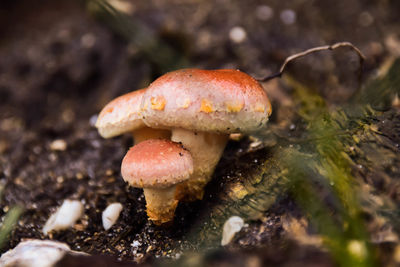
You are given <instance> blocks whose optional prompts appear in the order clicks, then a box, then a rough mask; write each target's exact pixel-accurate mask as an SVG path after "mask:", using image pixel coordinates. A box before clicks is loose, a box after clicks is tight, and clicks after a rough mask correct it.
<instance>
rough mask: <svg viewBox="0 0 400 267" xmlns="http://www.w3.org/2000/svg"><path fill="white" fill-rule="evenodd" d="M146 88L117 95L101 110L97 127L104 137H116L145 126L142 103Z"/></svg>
mask: <svg viewBox="0 0 400 267" xmlns="http://www.w3.org/2000/svg"><path fill="white" fill-rule="evenodd" d="M145 90H146V89H140V90H136V91H133V92H130V93H127V94H125V95H122V96H120V97H117V98H115V99H114V100H112V101H111V102H110V103H108V104H107V105H106V106H105V107H104V108H103V109H102V110H101V112H100V114H99V117H98V118H97V121H96V128H97V129H98V131H99V133H100V135H101V136H102V137H104V138H110V137H114V136H117V135H120V134H123V133H126V132H130V131H133V130H135V129H138V128H141V127H144V126H145V124H144V123H143V121H142V116H141V114H140V103H141V101H142V96H143V94H144V92H145Z"/></svg>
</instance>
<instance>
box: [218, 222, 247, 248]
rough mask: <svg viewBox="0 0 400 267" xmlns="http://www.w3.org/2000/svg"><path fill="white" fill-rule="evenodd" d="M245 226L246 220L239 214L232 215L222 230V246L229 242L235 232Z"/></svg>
mask: <svg viewBox="0 0 400 267" xmlns="http://www.w3.org/2000/svg"><path fill="white" fill-rule="evenodd" d="M243 226H244V221H243V219H242V218H240V217H239V216H232V217H230V218H229V219H228V220H227V221H226V222H225V223H224V228H223V230H222V240H221V246H225V245H227V244H229V243H230V242H231V241H232V239H233V237H234V236H235V234H236V233H237V232H239V231H240V230H241V229H242V227H243Z"/></svg>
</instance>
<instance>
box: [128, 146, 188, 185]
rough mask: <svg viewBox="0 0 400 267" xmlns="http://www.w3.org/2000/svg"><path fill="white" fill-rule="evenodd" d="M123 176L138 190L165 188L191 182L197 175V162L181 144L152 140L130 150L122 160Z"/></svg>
mask: <svg viewBox="0 0 400 267" xmlns="http://www.w3.org/2000/svg"><path fill="white" fill-rule="evenodd" d="M121 173H122V177H123V178H124V180H125V181H126V182H128V183H129V184H130V185H132V186H134V187H141V188H149V187H153V188H163V187H168V186H171V185H174V184H177V183H180V182H182V181H184V180H186V179H188V178H189V177H190V175H191V174H192V173H193V160H192V156H191V155H190V153H189V151H187V150H185V149H184V148H183V147H182V145H180V144H178V143H174V142H172V141H169V140H163V139H150V140H146V141H143V142H141V143H139V144H137V145H135V146H133V147H132V148H131V149H129V151H128V153H127V154H126V155H125V157H124V159H123V160H122V165H121Z"/></svg>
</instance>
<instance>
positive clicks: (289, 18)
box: [280, 9, 296, 25]
mask: <svg viewBox="0 0 400 267" xmlns="http://www.w3.org/2000/svg"><path fill="white" fill-rule="evenodd" d="M280 17H281V20H282V22H283V23H285V24H286V25H290V24H293V23H295V22H296V13H295V12H294V11H293V10H291V9H285V10H283V11H282V12H281V16H280Z"/></svg>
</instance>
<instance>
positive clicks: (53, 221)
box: [43, 199, 83, 235]
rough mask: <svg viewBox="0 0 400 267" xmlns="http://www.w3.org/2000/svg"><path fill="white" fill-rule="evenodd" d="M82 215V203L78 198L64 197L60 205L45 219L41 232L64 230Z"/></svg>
mask: <svg viewBox="0 0 400 267" xmlns="http://www.w3.org/2000/svg"><path fill="white" fill-rule="evenodd" d="M82 215H83V205H82V203H81V202H80V201H78V200H69V199H66V200H64V202H63V204H62V205H61V207H60V208H58V209H57V211H56V212H55V213H54V214H52V215H51V216H50V218H49V219H48V220H47V222H46V224H45V225H44V227H43V233H44V234H45V235H47V234H48V233H49V232H51V231H53V230H54V231H57V230H64V229H67V228H69V227H72V226H73V225H74V224H75V223H76V221H77V220H78V219H79V218H80V217H81V216H82Z"/></svg>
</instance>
